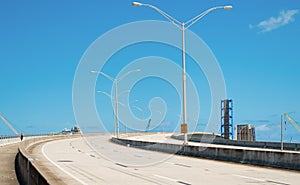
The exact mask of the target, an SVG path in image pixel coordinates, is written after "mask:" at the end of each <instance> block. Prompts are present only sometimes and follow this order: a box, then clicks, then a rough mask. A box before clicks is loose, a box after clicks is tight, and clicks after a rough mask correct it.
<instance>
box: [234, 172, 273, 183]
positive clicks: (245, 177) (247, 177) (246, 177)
mask: <svg viewBox="0 0 300 185" xmlns="http://www.w3.org/2000/svg"><path fill="white" fill-rule="evenodd" d="M233 176H235V177H241V178H244V179H251V180H255V181H259V182H267V181H266V180H263V179H258V178H254V177H249V176H243V175H236V174H233Z"/></svg>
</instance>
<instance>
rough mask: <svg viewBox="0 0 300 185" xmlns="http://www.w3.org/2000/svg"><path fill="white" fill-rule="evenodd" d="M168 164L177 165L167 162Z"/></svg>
mask: <svg viewBox="0 0 300 185" xmlns="http://www.w3.org/2000/svg"><path fill="white" fill-rule="evenodd" d="M166 163H167V164H172V165H175V163H171V162H166Z"/></svg>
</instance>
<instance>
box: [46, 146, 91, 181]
mask: <svg viewBox="0 0 300 185" xmlns="http://www.w3.org/2000/svg"><path fill="white" fill-rule="evenodd" d="M47 144H49V143H46V144H44V145H43V147H42V154H43V155H44V157H45V158H46V159H47V160H48V161H50V162H51V163H52V164H53V165H54V166H56V167H57V168H58V169H60V170H61V171H63V172H64V173H66V174H67V175H69V176H70V177H72V178H73V179H75V180H76V181H77V182H79V183H81V184H84V185H88V184H87V183H85V182H83V181H82V180H80V179H79V178H77V177H76V176H74V175H73V174H71V173H70V172H68V171H66V170H65V169H63V168H62V167H61V166H59V165H58V164H56V163H55V162H54V161H52V160H51V159H50V158H49V157H48V156H47V155H46V153H45V146H46V145H47Z"/></svg>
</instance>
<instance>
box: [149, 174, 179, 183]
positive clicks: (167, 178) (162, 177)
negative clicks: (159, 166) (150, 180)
mask: <svg viewBox="0 0 300 185" xmlns="http://www.w3.org/2000/svg"><path fill="white" fill-rule="evenodd" d="M154 176H155V177H158V178H161V179H165V180H169V181H172V182H177V180H175V179H171V178H169V177H164V176H161V175H156V174H154Z"/></svg>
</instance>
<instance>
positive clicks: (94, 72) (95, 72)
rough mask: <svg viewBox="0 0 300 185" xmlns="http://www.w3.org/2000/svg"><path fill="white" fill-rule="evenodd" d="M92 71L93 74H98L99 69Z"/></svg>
mask: <svg viewBox="0 0 300 185" xmlns="http://www.w3.org/2000/svg"><path fill="white" fill-rule="evenodd" d="M90 72H91V73H93V74H97V73H98V71H96V70H91V71H90Z"/></svg>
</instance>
